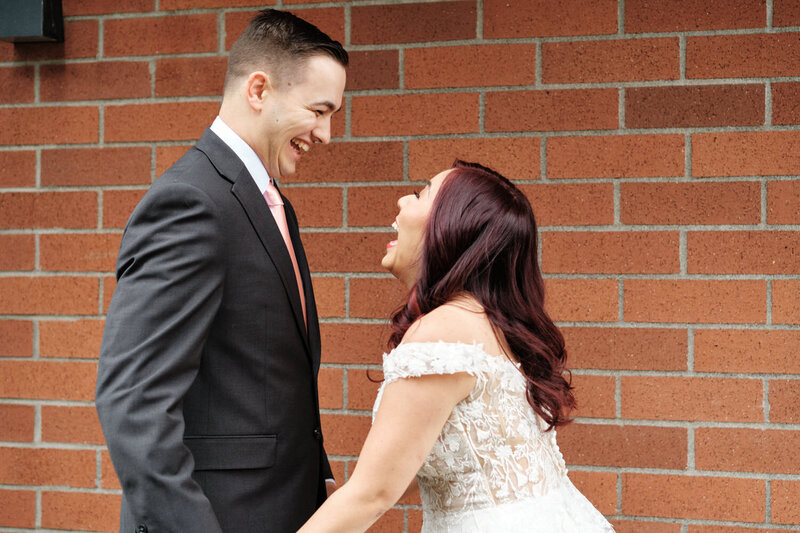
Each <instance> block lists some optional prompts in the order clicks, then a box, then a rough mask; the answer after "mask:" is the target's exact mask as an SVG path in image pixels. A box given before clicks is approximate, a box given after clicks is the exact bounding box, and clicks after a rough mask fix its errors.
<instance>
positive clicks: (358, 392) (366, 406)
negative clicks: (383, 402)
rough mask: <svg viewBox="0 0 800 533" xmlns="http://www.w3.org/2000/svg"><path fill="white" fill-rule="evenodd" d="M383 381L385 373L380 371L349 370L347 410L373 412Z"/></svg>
mask: <svg viewBox="0 0 800 533" xmlns="http://www.w3.org/2000/svg"><path fill="white" fill-rule="evenodd" d="M381 380H383V372H382V371H380V370H361V369H359V368H351V369H348V370H347V408H348V409H361V410H363V411H372V407H373V406H374V405H375V398H377V396H378V389H379V388H380V386H381V384H380V381H381Z"/></svg>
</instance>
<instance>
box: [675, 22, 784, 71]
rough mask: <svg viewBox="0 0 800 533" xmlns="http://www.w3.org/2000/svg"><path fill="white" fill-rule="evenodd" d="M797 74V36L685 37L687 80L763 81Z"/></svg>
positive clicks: (776, 34) (774, 34)
mask: <svg viewBox="0 0 800 533" xmlns="http://www.w3.org/2000/svg"><path fill="white" fill-rule="evenodd" d="M798 74H800V39H798V38H797V34H796V33H770V34H749V35H713V36H706V37H687V39H686V77H687V78H762V77H777V76H797V75H798Z"/></svg>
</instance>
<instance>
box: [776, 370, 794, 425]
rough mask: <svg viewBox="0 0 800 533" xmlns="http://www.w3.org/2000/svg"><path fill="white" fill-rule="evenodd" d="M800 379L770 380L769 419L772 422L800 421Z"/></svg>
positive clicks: (791, 422)
mask: <svg viewBox="0 0 800 533" xmlns="http://www.w3.org/2000/svg"><path fill="white" fill-rule="evenodd" d="M797 398H800V380H793V379H773V380H770V382H769V420H770V422H777V423H785V424H797V423H800V406H798V405H797Z"/></svg>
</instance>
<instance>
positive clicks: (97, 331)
mask: <svg viewBox="0 0 800 533" xmlns="http://www.w3.org/2000/svg"><path fill="white" fill-rule="evenodd" d="M104 325H105V321H104V320H102V319H95V318H87V319H81V320H41V321H40V322H39V355H40V356H41V357H69V358H78V359H97V357H98V354H99V353H100V340H101V339H102V337H103V326H104Z"/></svg>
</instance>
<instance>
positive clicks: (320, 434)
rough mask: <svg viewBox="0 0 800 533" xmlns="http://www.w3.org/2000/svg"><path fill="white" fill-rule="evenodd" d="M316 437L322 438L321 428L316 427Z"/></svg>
mask: <svg viewBox="0 0 800 533" xmlns="http://www.w3.org/2000/svg"><path fill="white" fill-rule="evenodd" d="M314 438H315V439H317V440H322V431H320V429H319V428H314Z"/></svg>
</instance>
